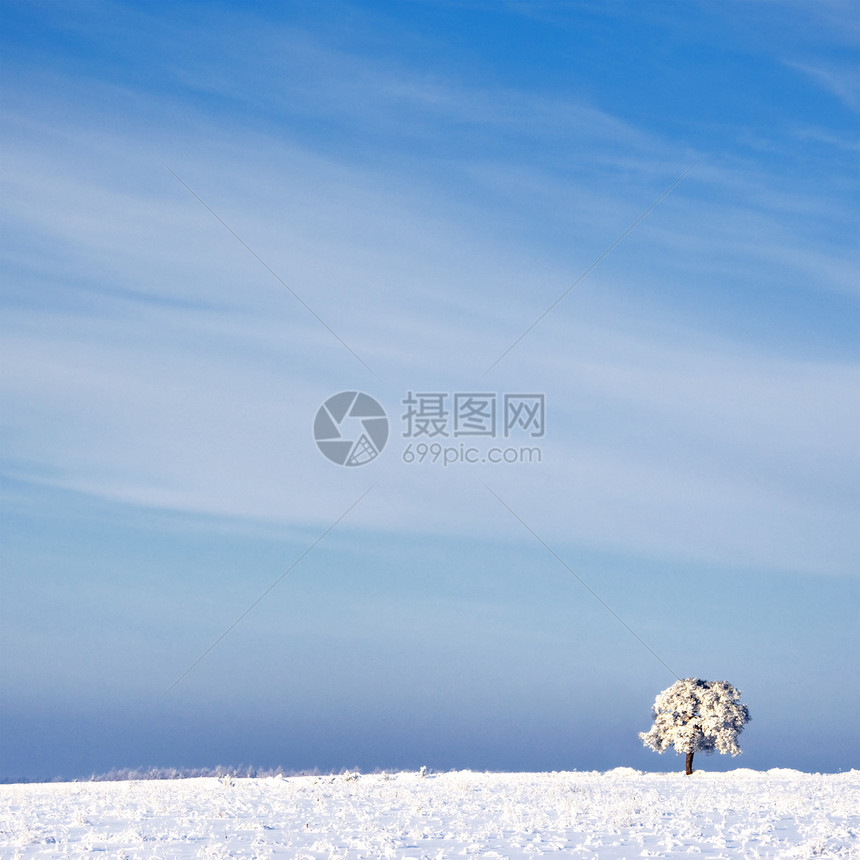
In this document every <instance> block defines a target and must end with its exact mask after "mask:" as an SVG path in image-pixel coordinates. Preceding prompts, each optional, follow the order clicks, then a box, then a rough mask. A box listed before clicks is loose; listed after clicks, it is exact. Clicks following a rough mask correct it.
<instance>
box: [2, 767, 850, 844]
mask: <svg viewBox="0 0 860 860" xmlns="http://www.w3.org/2000/svg"><path fill="white" fill-rule="evenodd" d="M87 854H96V856H99V857H128V858H134V857H147V858H148V857H158V858H182V857H207V858H219V857H259V858H263V857H295V858H359V857H367V858H381V857H398V858H399V857H414V858H423V857H426V858H443V857H496V858H499V857H528V858H532V857H539V856H545V855H553V856H556V857H589V858H591V857H594V858H599V860H604V858H619V857H667V856H671V857H675V856H680V855H692V856H698V857H748V858H752V857H798V858H799V857H860V771H856V770H855V771H851V772H850V773H844V774H824V775H819V774H805V773H799V772H797V771H789V770H771V771H768V772H766V773H762V772H757V771H751V770H735V771H731V772H729V773H707V772H698V773H696V774H694V775H693V776H692V777H685V776H684V775H683V774H680V773H679V774H653V773H644V774H643V773H639V772H637V771H633V770H629V769H627V768H621V769H618V770H614V771H610V772H608V773H605V774H601V773H576V772H574V773H537V774H531V773H514V774H511V773H472V772H469V771H464V772H457V773H444V774H434V775H427V776H422V775H421V774H418V773H398V774H394V775H386V774H373V775H358V774H345V775H340V776H301V777H290V778H282V777H275V778H271V777H269V778H263V779H230V778H225V779H216V778H204V779H182V780H153V781H132V782H80V783H52V784H44V785H4V786H0V856H2V857H3V858H13V857H40V858H41V857H78V856H82V855H87Z"/></svg>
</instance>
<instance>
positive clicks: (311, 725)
mask: <svg viewBox="0 0 860 860" xmlns="http://www.w3.org/2000/svg"><path fill="white" fill-rule="evenodd" d="M2 16H3V19H4V23H3V27H2V28H0V52H2V72H3V74H2V81H3V84H2V122H3V126H2V128H3V131H2V139H3V157H2V175H3V195H2V198H0V218H2V228H3V237H4V239H3V242H2V261H0V266H2V268H0V273H2V292H0V307H2V328H3V347H2V349H3V355H2V367H3V371H2V375H0V403H2V410H0V412H2V415H0V418H2V436H0V439H2V452H0V453H1V454H2V461H0V470H2V471H0V478H2V484H0V487H1V488H2V541H3V546H4V549H3V561H2V565H3V570H2V606H0V613H2V615H0V622H2V629H0V636H2V649H0V650H2V657H0V687H2V701H0V719H2V736H3V738H2V750H0V756H2V757H0V778H6V779H9V778H18V777H28V778H45V777H52V776H56V775H64V776H66V777H74V776H82V775H87V774H89V773H91V772H99V771H107V770H110V769H111V768H113V767H141V766H150V765H156V766H186V767H199V766H214V765H217V764H239V763H246V764H253V765H258V766H264V767H274V766H278V765H281V766H283V767H286V768H295V769H301V768H313V767H318V768H320V769H331V768H334V769H339V768H341V767H350V766H359V767H362V768H365V769H373V768H375V767H380V768H394V767H418V766H420V765H422V764H425V765H428V766H430V767H436V768H440V769H447V768H451V767H474V768H490V769H509V768H517V769H555V770H560V769H573V768H578V769H585V768H608V767H614V766H618V765H631V766H634V767H637V768H640V769H675V768H677V767H678V766H679V765H678V762H677V760H676V759H675V758H674V756H670V755H665V756H662V757H659V756H657V755H655V754H654V753H651V752H648V751H646V750H644V749H643V748H642V747H641V743H640V742H639V740H638V738H637V737H636V733H637V732H638V731H642V730H645V729H647V728H648V726H649V724H650V721H649V711H650V706H651V704H652V702H653V698H654V696H655V695H656V693H657V692H658V691H659V690H661V689H663V688H664V687H666V686H668V685H669V684H670V683H671V682H672V681H673V679H674V678H673V673H676V674H677V675H679V676H681V677H686V676H699V677H705V678H714V679H717V678H718V679H724V680H729V681H731V682H732V683H734V684H735V685H736V686H738V687H740V688H741V689H742V690H743V691H744V700H745V701H746V702H747V704H748V705H749V707H750V710H751V712H752V716H753V722H752V723H751V724H750V726H749V728H748V729H747V730H746V732H745V734H744V736H743V738H742V746H743V748H744V751H745V753H744V756H743V758H741V759H735V760H732V759H726V758H724V757H719V758H713V759H709V760H707V761H706V762H705V763H703V766H705V767H708V768H711V769H719V768H728V767H736V766H741V765H743V766H749V767H774V766H785V767H798V768H802V769H807V770H836V769H839V768H846V767H851V766H854V767H858V766H860V727H858V725H857V721H856V713H857V710H858V706H860V697H858V693H857V691H856V684H853V683H852V679H853V678H854V677H856V668H857V660H858V656H860V642H858V634H857V632H856V631H857V626H858V625H857V617H858V609H860V587H858V586H860V579H858V562H860V540H858V534H860V529H858V525H860V517H858V513H860V511H858V507H860V506H858V490H857V487H858V477H860V476H859V475H858V472H859V471H860V470H858V460H860V444H858V442H860V439H859V438H858V435H860V431H858V427H860V384H858V383H860V378H858V377H860V374H858V364H857V357H858V342H860V341H858V328H860V326H858V298H860V288H858V283H860V278H858V277H857V272H858V262H860V260H858V256H860V255H858V235H860V233H859V232H858V228H859V227H860V215H858V213H860V208H858V204H860V170H858V156H860V134H858V132H860V123H858V114H860V83H858V82H860V75H858V40H860V14H858V10H857V7H856V4H854V3H851V2H844V3H843V2H837V0H822V2H818V3H815V4H802V3H794V2H780V0H775V2H763V0H762V2H756V0H747V2H741V0H729V2H721V3H716V2H688V3H673V2H654V3H648V4H638V3H632V2H629V3H628V2H618V3H612V4H609V3H598V2H588V0H583V2H574V0H572V2H563V0H559V2H549V0H548V2H539V0H535V2H531V3H527V2H502V0H499V2H458V3H453V2H443V0H439V1H438V2H431V0H426V2H422V0H414V2H412V0H404V2H397V3H378V2H362V3H350V2H332V3H325V4H318V3H285V4H275V3H266V2H261V3H251V4H245V3H235V2H217V3H206V4H203V3H184V2H179V3H166V2H165V3H162V2H148V3H140V2H138V3H134V2H130V3H119V2H82V3H77V4H74V5H70V4H62V3H59V2H38V0H37V1H36V2H30V3H23V2H9V3H7V4H5V5H4V7H3V10H2ZM681 177H683V178H681ZM679 178H680V181H677V180H679ZM675 183H677V184H675ZM669 188H671V191H669V193H668V194H666V195H665V196H663V197H662V199H661V195H663V194H664V192H666V190H667V189H669ZM189 189H190V190H189ZM658 200H659V202H658V203H657V205H656V206H653V208H650V207H652V205H653V204H654V203H655V202H656V201H658ZM201 201H202V202H201ZM204 204H205V205H204ZM207 207H208V211H207ZM643 215H644V217H642V218H641V220H638V222H637V219H640V216H643ZM634 224H635V226H633V229H631V230H630V231H629V233H626V232H625V231H627V230H628V228H630V227H631V225H634ZM622 236H623V239H622V241H620V242H619V243H618V244H617V245H615V246H614V247H612V246H613V243H615V242H616V240H618V239H619V238H620V237H622ZM237 237H238V238H237ZM240 240H241V241H240ZM243 243H244V246H243ZM610 248H611V250H609V252H608V253H607V254H606V256H605V257H603V258H602V259H601V255H602V254H603V253H604V252H605V251H607V249H610ZM597 260H599V263H598V264H597V265H596V266H594V267H593V268H592V269H590V270H589V267H590V266H592V264H593V263H595V261H597ZM585 272H587V275H586V276H585V277H584V278H582V280H581V281H579V282H578V283H576V282H577V279H578V278H579V277H580V276H581V275H582V274H583V273H585ZM574 283H576V286H575V287H574V288H573V289H571V290H570V291H569V292H568V293H567V294H566V295H564V297H563V298H562V299H561V300H560V301H558V303H557V304H555V305H554V306H553V303H555V302H556V301H557V300H558V299H559V298H560V297H561V296H562V295H563V294H564V293H565V292H566V291H567V290H568V288H569V287H571V285H573V284H574ZM297 297H298V298H297ZM299 299H300V300H301V301H299ZM303 303H304V304H303ZM550 307H552V309H551V310H550V311H549V313H547V314H546V315H545V316H543V317H541V315H542V314H544V312H545V311H547V310H548V309H549V308H550ZM539 318H540V319H539ZM538 319H539V322H538V323H537V325H535V326H534V328H532V329H530V330H528V332H527V333H525V332H526V330H527V329H528V328H529V326H531V325H532V323H535V322H536V321H537V320H538ZM524 333H525V336H524V337H522V339H521V340H519V341H518V340H517V339H518V338H520V336H521V335H523V334H524ZM510 347H513V348H511V349H510V351H509V352H506V350H508V349H509V348H510ZM345 390H357V391H364V392H367V393H368V394H370V395H372V396H373V397H375V398H376V399H377V400H378V401H379V402H380V403H381V404H382V405H383V407H384V408H385V410H386V412H387V415H388V417H389V421H390V428H391V433H390V437H389V440H388V443H387V445H386V447H385V449H384V450H383V451H382V453H381V454H380V456H379V457H378V458H377V459H376V460H374V461H373V462H370V463H368V464H366V465H363V466H360V467H355V468H345V467H341V466H337V465H335V464H333V463H331V462H330V461H328V460H327V459H325V458H324V457H323V456H322V455H321V454H320V452H319V451H318V450H317V448H316V446H315V444H314V439H313V435H312V428H313V422H314V416H315V414H316V411H317V409H318V408H319V407H320V405H321V404H322V403H323V401H324V400H326V398H328V397H329V396H331V395H332V394H335V393H336V392H340V391H345ZM410 391H411V392H436V393H440V392H441V393H447V394H448V395H449V398H451V399H453V397H454V394H455V393H458V392H459V393H464V392H473V393H475V392H478V393H481V392H483V393H493V394H495V395H496V396H497V397H498V398H499V402H501V398H502V397H503V396H504V394H506V393H507V394H542V395H543V396H544V398H545V406H546V426H545V433H544V435H543V436H541V437H539V438H538V439H532V440H529V439H526V438H525V437H524V436H523V437H522V438H517V439H516V440H513V439H512V440H506V439H504V438H502V437H501V436H500V437H499V439H497V440H496V441H497V442H498V443H499V444H500V445H502V446H503V447H504V446H507V445H509V444H513V445H516V446H519V445H520V444H521V442H523V443H528V444H536V445H538V446H539V447H540V457H541V462H540V463H518V464H507V465H506V464H485V463H482V464H474V465H473V464H467V463H461V462H458V463H453V464H451V465H449V466H447V467H443V466H442V465H441V464H440V463H438V462H437V463H430V462H424V463H417V462H413V463H407V462H404V452H405V451H406V449H407V445H408V444H409V443H410V442H413V443H417V442H419V441H421V440H419V439H414V440H413V439H409V438H404V437H403V435H402V433H403V432H404V428H405V423H404V421H403V419H402V415H403V413H404V410H405V406H404V405H403V400H404V399H405V398H406V396H407V393H408V392H410ZM448 430H449V436H448V437H437V438H443V439H444V444H445V445H450V446H454V447H455V448H456V447H458V446H459V445H460V444H461V443H464V444H466V443H467V442H470V441H471V440H470V439H469V438H468V437H460V438H454V436H453V433H451V432H450V428H448ZM427 441H436V440H427ZM480 443H481V444H484V443H486V444H489V443H487V442H486V440H483V439H482V440H480ZM413 449H414V445H413ZM365 494H366V495H365ZM499 500H501V503H500V501H499ZM341 518H342V519H341ZM335 523H336V524H335ZM333 524H334V527H333V528H331V529H330V527H332V526H333ZM329 529H330V530H329ZM327 530H329V531H327ZM322 535H324V536H323V537H322V539H320V537H321V536H322ZM309 548H310V552H307V551H308V550H309ZM306 552H307V554H306V555H305V553H306ZM297 560H298V563H297V564H295V566H294V567H292V569H290V571H289V573H288V575H287V576H285V577H284V578H283V579H282V580H281V581H280V582H278V584H277V585H276V586H275V587H274V588H272V590H271V591H269V592H268V593H267V594H265V596H264V597H263V599H262V600H261V601H260V602H259V604H257V605H256V606H254V608H253V609H252V610H251V611H250V612H249V613H248V614H247V616H245V617H244V618H243V619H242V620H241V621H240V622H239V623H238V624H237V625H236V626H235V628H233V629H231V630H230V631H229V633H228V634H227V635H226V636H225V637H224V639H223V640H222V641H220V642H219V643H218V645H217V646H216V647H215V648H213V649H212V651H211V652H209V653H208V654H206V656H205V657H204V659H203V660H201V661H200V663H199V664H197V665H194V666H193V668H192V669H191V671H189V672H188V674H187V675H185V676H184V677H182V679H181V680H180V681H179V683H177V684H176V685H175V686H174V687H173V688H172V689H170V690H169V692H168V693H167V694H166V695H165V690H167V689H168V687H170V685H171V684H173V682H174V681H176V680H177V678H179V677H180V676H181V675H182V674H183V673H184V672H185V671H186V670H187V669H189V667H191V666H192V664H194V662H195V660H196V659H197V658H198V657H199V656H200V655H201V654H202V653H203V652H204V651H205V650H206V649H207V648H208V647H209V646H210V645H211V644H212V643H213V642H214V641H215V640H216V639H217V638H218V637H219V636H220V635H221V634H222V633H224V632H225V631H227V630H228V628H230V626H231V625H232V624H233V623H234V622H235V621H236V620H237V618H238V617H239V616H240V615H241V613H243V612H244V610H246V609H247V608H248V607H250V606H251V605H252V604H253V603H254V601H255V600H257V598H258V597H260V596H261V595H263V594H264V592H265V591H266V589H267V588H269V586H270V585H272V583H273V582H275V580H277V579H278V578H279V577H280V576H281V574H282V573H284V571H286V570H287V569H288V568H291V566H292V565H293V564H294V563H295V562H296V561H297ZM578 578H581V580H582V581H580V579H578ZM583 582H584V583H585V584H586V585H587V586H588V588H590V589H591V590H592V592H594V594H596V595H598V596H599V598H600V600H602V601H603V602H604V604H605V605H601V602H600V601H599V600H598V599H596V598H595V596H594V594H592V593H590V592H589V590H588V589H587V588H586V587H584V586H583ZM607 606H608V607H610V608H611V610H612V612H614V613H616V615H617V616H618V617H620V618H621V619H623V622H624V623H625V624H626V625H628V626H629V628H631V629H632V631H634V632H635V634H636V636H638V637H639V638H640V639H641V640H642V641H644V643H647V646H648V648H650V649H651V651H653V652H654V653H651V652H649V650H648V648H646V647H643V644H642V642H640V641H637V638H635V637H634V636H633V635H631V633H630V632H629V630H627V629H625V627H624V626H623V625H622V624H621V623H619V620H618V618H617V617H614V616H613V614H612V613H611V612H610V611H608V610H607V608H606V607H607ZM655 654H656V656H657V658H658V659H655ZM661 661H662V662H661ZM664 664H667V665H668V667H671V671H669V670H668V669H667V666H666V665H664Z"/></svg>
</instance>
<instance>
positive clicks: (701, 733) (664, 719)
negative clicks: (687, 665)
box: [639, 678, 750, 774]
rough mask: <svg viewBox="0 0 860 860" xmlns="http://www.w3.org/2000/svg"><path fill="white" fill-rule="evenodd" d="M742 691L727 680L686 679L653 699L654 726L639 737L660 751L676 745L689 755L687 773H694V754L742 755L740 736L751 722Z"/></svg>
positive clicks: (679, 751) (676, 747)
mask: <svg viewBox="0 0 860 860" xmlns="http://www.w3.org/2000/svg"><path fill="white" fill-rule="evenodd" d="M740 696H741V692H740V690H737V689H735V687H733V686H732V685H731V684H729V683H728V681H703V680H702V679H701V678H685V679H684V680H683V681H676V682H675V683H674V684H672V686H671V687H669V688H668V689H666V690H663V692H662V693H660V694H659V695H658V696H657V698H656V699H655V701H654V709H653V714H654V725H653V726H651V728H650V730H649V731H647V732H640V733H639V737H640V738H642V743H644V744H645V746H646V747H651V749H652V750H656V751H657V752H658V753H662V752H665V751H666V750H667V749H669V747H675V752H678V753H686V754H687V774H691V773H692V772H693V753H697V752H704V753H707V754H708V755H711V754H712V753H713V752H714V750H718V751H719V752H720V753H731V754H732V755H740V751H741V748H740V747H739V746H738V735H739V734H740V733H741V732H742V731H743V728H744V726H745V725H746V724H747V723H748V722H749V721H750V712H749V710H748V709H747V706H746V705H742V704H741V703H740V701H739V699H740Z"/></svg>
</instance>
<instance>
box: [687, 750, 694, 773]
mask: <svg viewBox="0 0 860 860" xmlns="http://www.w3.org/2000/svg"><path fill="white" fill-rule="evenodd" d="M692 772H693V753H687V776H689V775H690V774H691V773H692Z"/></svg>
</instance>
